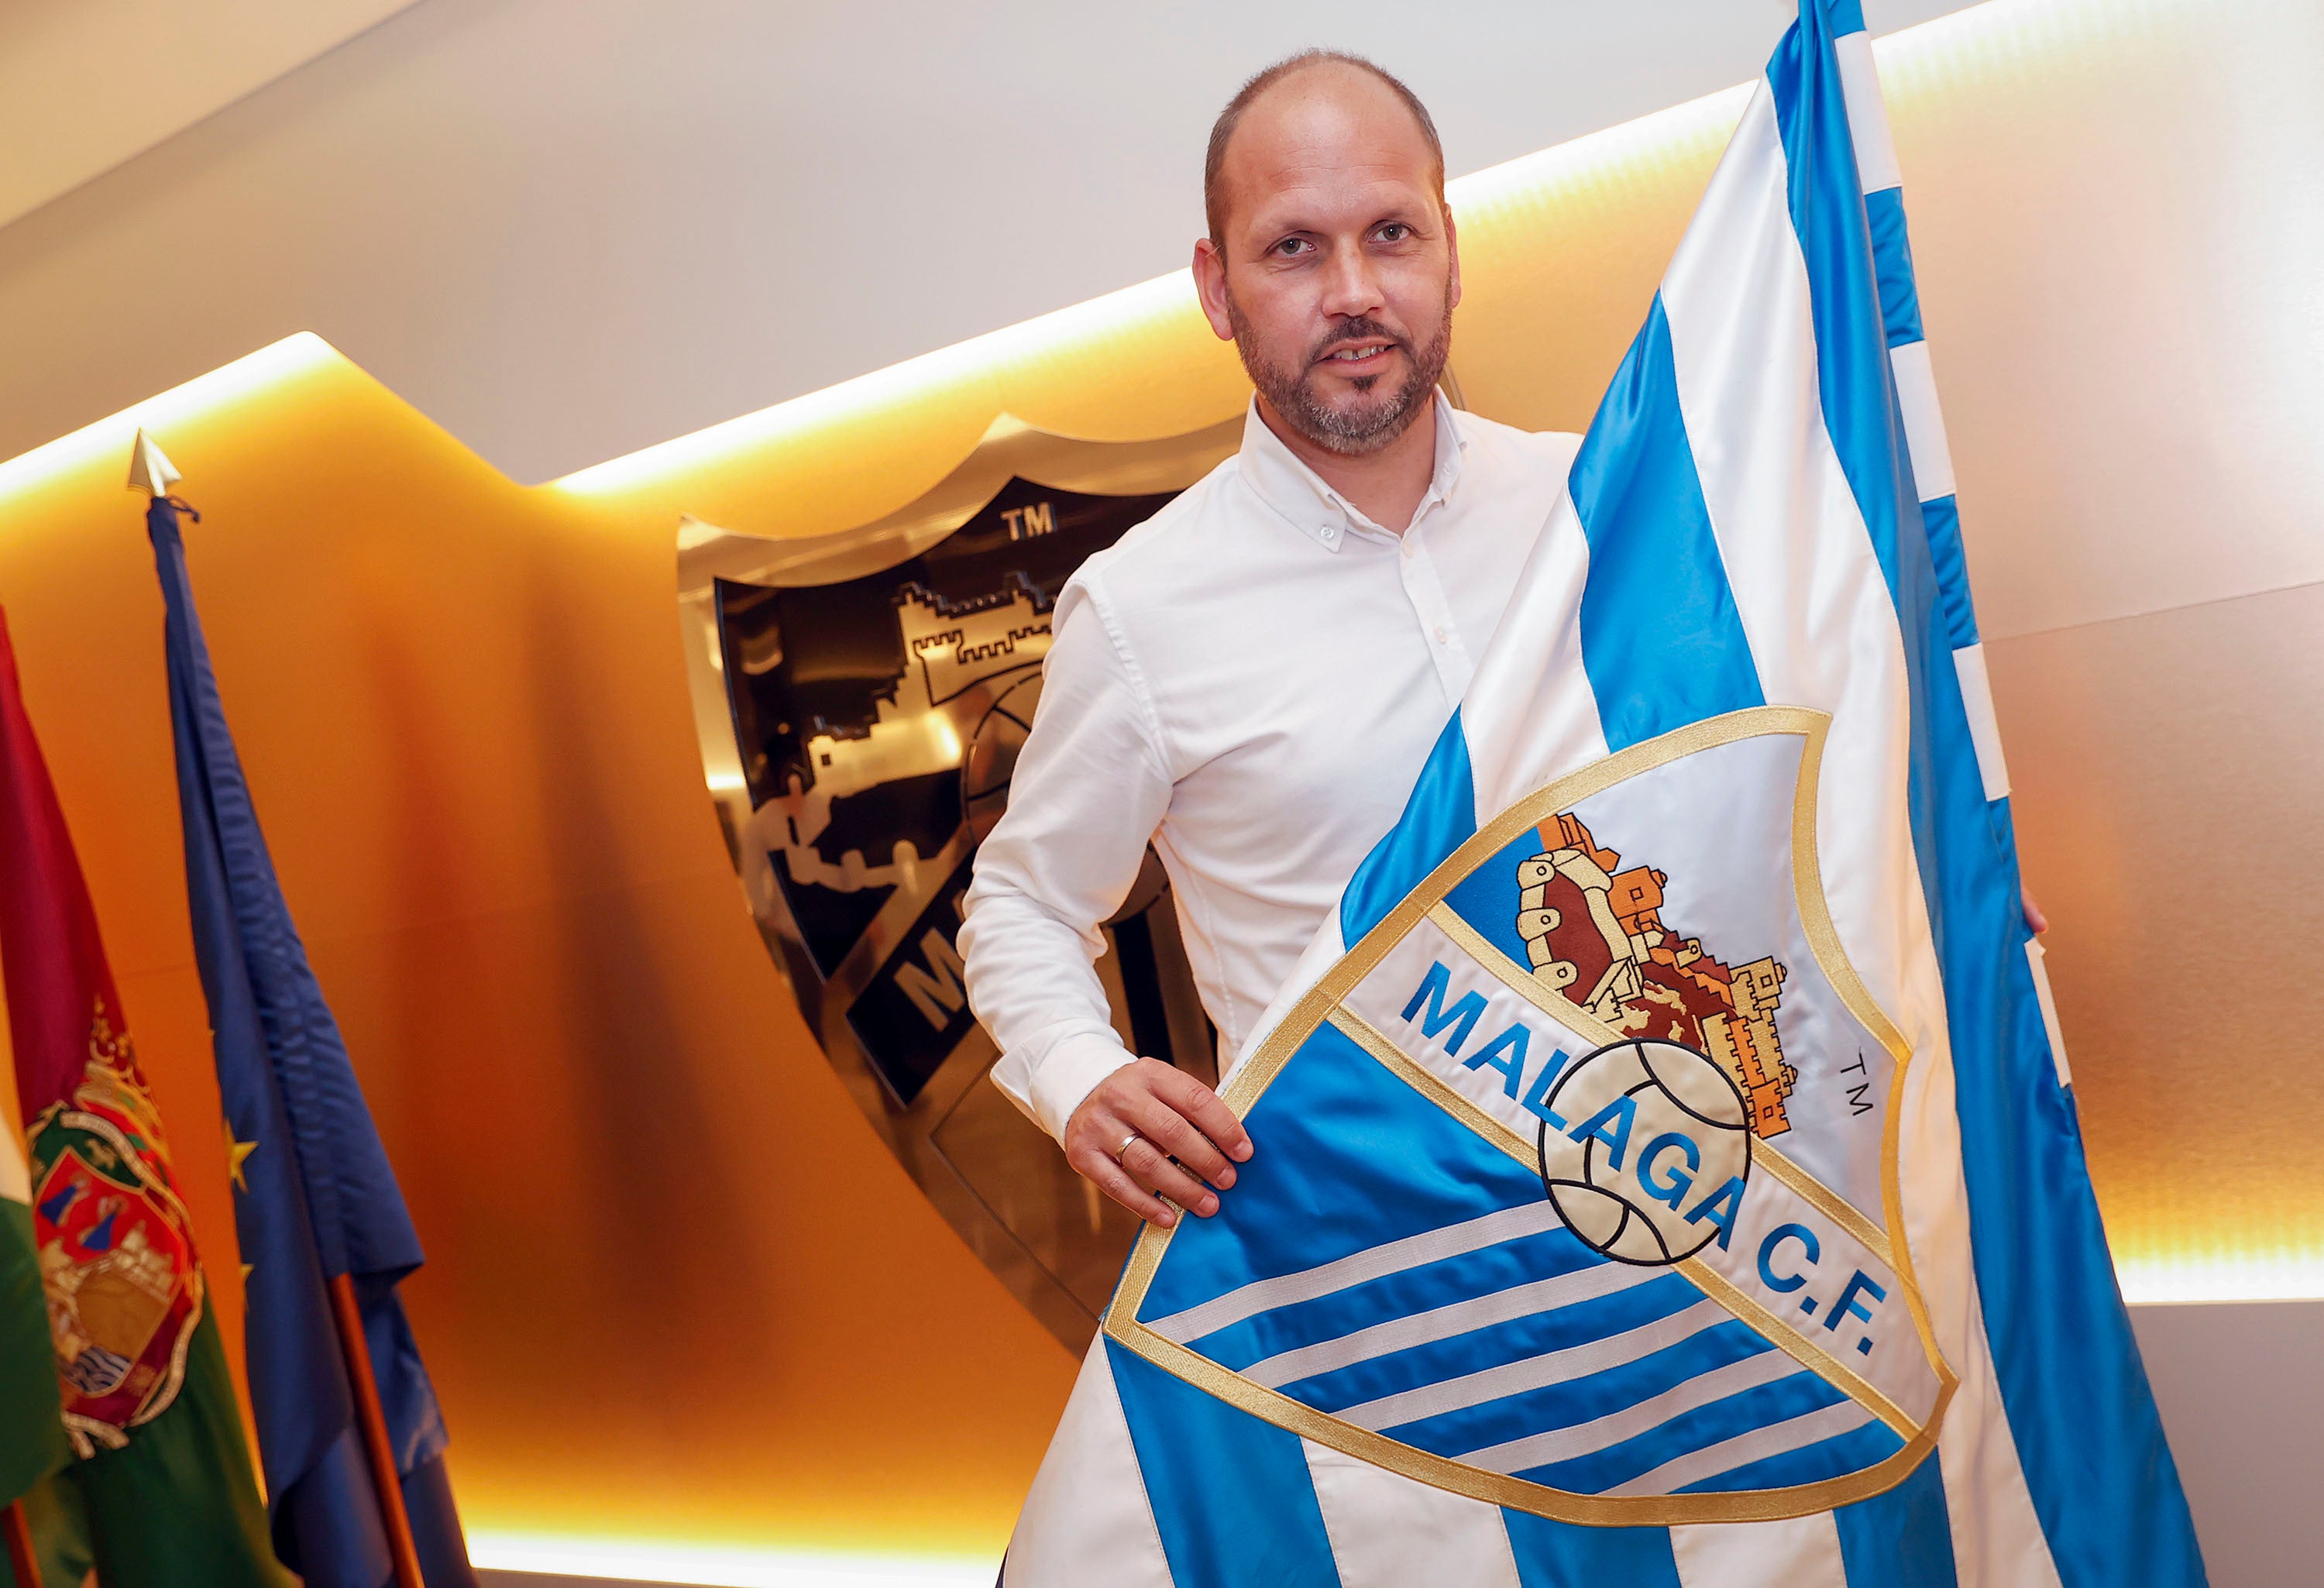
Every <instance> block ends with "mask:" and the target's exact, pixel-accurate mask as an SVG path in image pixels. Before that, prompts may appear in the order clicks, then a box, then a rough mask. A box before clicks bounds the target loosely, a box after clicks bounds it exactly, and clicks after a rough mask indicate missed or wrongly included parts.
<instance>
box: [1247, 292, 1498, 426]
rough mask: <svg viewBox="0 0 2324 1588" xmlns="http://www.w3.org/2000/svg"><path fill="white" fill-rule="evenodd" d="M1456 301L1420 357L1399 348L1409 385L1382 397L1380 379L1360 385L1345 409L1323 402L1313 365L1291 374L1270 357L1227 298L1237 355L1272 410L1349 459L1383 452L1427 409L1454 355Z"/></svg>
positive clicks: (1448, 306)
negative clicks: (1406, 364)
mask: <svg viewBox="0 0 2324 1588" xmlns="http://www.w3.org/2000/svg"><path fill="white" fill-rule="evenodd" d="M1450 296H1451V295H1450V294H1449V293H1448V294H1447V299H1448V301H1447V302H1446V303H1445V306H1444V315H1443V319H1440V320H1438V321H1437V325H1436V335H1435V336H1434V337H1432V338H1431V339H1430V341H1429V344H1428V346H1426V347H1425V348H1423V349H1421V350H1419V351H1418V352H1415V351H1414V349H1413V347H1412V345H1411V344H1410V343H1408V342H1402V341H1399V342H1398V343H1397V346H1399V347H1401V348H1403V349H1404V351H1405V353H1406V356H1407V357H1408V359H1409V361H1410V364H1411V367H1412V373H1411V374H1409V375H1408V376H1406V379H1405V382H1404V383H1403V384H1402V385H1400V386H1398V387H1397V388H1396V389H1395V390H1394V391H1392V392H1388V393H1387V394H1386V395H1384V396H1377V397H1376V396H1374V394H1373V391H1372V388H1373V387H1374V386H1375V385H1377V384H1378V383H1379V377H1378V376H1373V377H1371V378H1370V379H1369V380H1359V381H1356V382H1354V383H1353V384H1354V385H1355V388H1356V392H1357V396H1358V399H1359V400H1358V402H1355V403H1352V404H1349V405H1346V406H1342V407H1334V406H1333V405H1332V404H1331V403H1328V402H1324V401H1323V396H1322V394H1321V392H1320V391H1319V389H1318V384H1319V379H1320V377H1319V376H1318V374H1317V373H1316V371H1315V369H1314V365H1312V364H1311V365H1306V366H1304V367H1302V368H1299V369H1287V368H1286V367H1284V366H1283V365H1279V364H1276V363H1274V362H1273V361H1272V360H1270V359H1268V357H1267V356H1266V355H1265V354H1264V353H1263V352H1262V351H1261V350H1260V348H1259V338H1258V337H1256V336H1255V335H1253V334H1252V329H1251V325H1250V321H1249V320H1247V319H1244V318H1243V314H1242V308H1241V306H1240V304H1238V303H1236V302H1235V300H1234V295H1233V294H1232V293H1229V294H1228V295H1227V320H1228V323H1229V324H1230V325H1231V327H1232V328H1233V330H1234V334H1235V351H1236V352H1237V353H1238V354H1240V355H1241V357H1242V367H1243V370H1244V373H1246V374H1249V375H1250V383H1251V384H1252V385H1254V386H1256V387H1258V388H1259V395H1260V396H1262V397H1264V398H1266V399H1267V404H1268V407H1269V408H1272V409H1273V410H1274V411H1276V413H1277V415H1278V416H1280V417H1281V419H1282V420H1283V421H1284V422H1285V423H1286V424H1287V425H1289V426H1290V427H1291V428H1292V429H1295V430H1296V431H1298V432H1299V434H1300V435H1301V436H1302V437H1304V438H1305V439H1307V440H1309V441H1312V442H1314V444H1315V445H1316V446H1318V447H1321V448H1324V449H1325V450H1326V451H1329V452H1336V453H1339V454H1340V455H1341V456H1342V457H1363V456H1365V455H1366V454H1368V453H1373V452H1378V451H1379V449H1380V448H1383V447H1386V446H1387V445H1388V443H1390V442H1391V441H1394V440H1395V439H1397V437H1398V436H1401V435H1403V434H1404V432H1405V431H1406V429H1409V428H1410V427H1411V424H1412V421H1413V420H1414V419H1415V417H1416V416H1417V415H1418V414H1419V412H1420V411H1421V410H1422V409H1423V408H1424V407H1425V406H1426V404H1427V401H1428V393H1429V392H1431V391H1433V390H1434V388H1435V385H1436V383H1437V381H1438V380H1439V379H1441V378H1442V377H1443V374H1444V361H1445V360H1446V358H1447V357H1449V356H1450V355H1451V354H1452V303H1451V302H1450V301H1449V299H1450ZM1366 399H1369V401H1366Z"/></svg>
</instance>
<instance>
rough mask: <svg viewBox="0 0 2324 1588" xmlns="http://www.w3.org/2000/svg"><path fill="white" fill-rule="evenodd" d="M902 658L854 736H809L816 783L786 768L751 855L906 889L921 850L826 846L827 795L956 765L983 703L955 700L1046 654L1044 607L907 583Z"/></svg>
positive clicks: (799, 871) (1006, 596) (813, 878)
mask: <svg viewBox="0 0 2324 1588" xmlns="http://www.w3.org/2000/svg"><path fill="white" fill-rule="evenodd" d="M896 615H897V619H898V621H899V623H900V624H901V625H902V629H903V639H904V656H905V661H904V665H903V667H902V669H901V670H900V671H899V673H898V674H897V676H896V679H895V683H894V687H893V688H891V689H890V691H889V692H888V693H887V694H886V695H884V696H882V697H881V698H880V700H879V702H878V715H877V716H876V717H875V718H874V719H873V720H872V722H871V725H869V726H868V727H866V728H865V729H864V730H862V732H860V733H845V732H843V733H837V734H833V733H823V734H816V735H815V736H814V737H812V738H810V739H809V740H807V745H806V753H807V764H808V766H809V767H811V768H812V769H813V771H812V778H813V781H812V782H809V781H808V780H807V779H803V778H801V777H800V776H799V775H798V773H796V772H794V773H793V774H791V776H790V778H789V780H788V787H787V788H786V789H784V791H783V792H782V793H780V794H779V795H777V796H776V797H775V798H773V799H770V800H768V801H767V802H766V803H765V804H764V805H761V807H759V808H758V809H757V810H756V811H754V812H752V817H751V824H750V826H751V831H752V836H754V838H756V839H757V840H759V842H758V843H757V844H756V845H752V847H753V848H755V849H756V850H757V851H758V852H761V853H768V854H780V855H781V857H782V863H783V865H784V866H785V867H786V868H787V869H788V872H789V873H790V879H791V881H792V882H798V883H814V884H816V885H818V886H821V887H825V888H829V889H832V890H834V891H838V892H842V893H853V892H857V891H861V890H862V889H865V888H878V887H893V886H897V885H899V884H901V885H905V886H910V885H911V884H912V880H913V873H914V872H917V870H918V866H919V864H920V863H921V862H922V861H924V860H926V859H927V858H928V857H927V856H926V855H923V854H920V853H919V850H918V845H915V844H913V843H912V842H911V840H909V839H908V838H899V839H898V840H897V841H896V843H895V845H894V846H893V848H892V849H891V850H890V853H889V854H887V855H885V856H882V857H880V858H879V859H877V860H872V859H868V858H867V857H866V856H865V855H864V854H863V852H862V850H861V849H849V850H847V851H846V852H845V853H844V854H838V855H830V854H825V853H824V851H823V849H822V847H821V843H820V841H821V840H822V838H823V836H824V835H825V832H826V830H827V829H828V828H829V827H830V826H831V812H832V806H833V804H834V802H835V801H836V800H840V799H846V798H847V797H848V796H850V795H853V794H862V793H864V792H867V791H868V790H871V789H876V788H879V787H881V785H883V784H888V783H893V782H897V781H899V780H903V779H907V778H917V777H925V776H927V775H929V774H931V773H936V772H948V771H958V770H959V768H960V764H961V758H962V755H963V752H964V747H965V743H966V741H967V737H968V735H969V734H971V733H973V731H974V730H975V726H976V722H975V719H976V717H977V716H979V715H980V714H981V711H982V702H977V703H972V704H971V705H964V703H963V697H964V696H967V695H968V694H969V693H970V692H971V691H972V690H973V689H975V688H976V687H977V686H978V685H980V684H984V683H988V682H990V681H991V680H993V679H999V678H1001V677H1002V676H1004V675H1007V674H1011V673H1020V672H1024V671H1027V670H1028V669H1034V668H1037V667H1038V666H1040V663H1041V659H1042V658H1043V657H1044V656H1046V655H1047V654H1048V650H1049V614H1048V613H1047V611H1045V610H1043V609H1041V608H1040V607H1038V606H1037V605H1036V604H1035V595H1034V592H1033V591H1032V590H1031V589H1030V588H1028V586H1024V585H1022V584H1018V583H1014V582H1012V583H1010V585H1009V586H1007V587H1006V588H1005V589H1002V590H999V591H994V592H992V593H991V594H990V595H981V596H978V597H976V598H974V599H973V600H968V601H961V602H946V601H945V600H944V599H943V598H942V597H940V596H938V595H934V594H932V593H931V592H930V591H928V590H927V588H926V587H924V586H919V585H917V584H909V585H906V586H903V587H902V588H901V589H899V590H898V591H897V593H896Z"/></svg>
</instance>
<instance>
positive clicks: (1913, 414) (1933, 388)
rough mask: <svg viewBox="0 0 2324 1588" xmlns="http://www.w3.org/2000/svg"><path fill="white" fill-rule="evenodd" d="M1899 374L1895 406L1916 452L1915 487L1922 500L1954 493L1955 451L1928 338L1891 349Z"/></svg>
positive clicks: (1910, 447)
mask: <svg viewBox="0 0 2324 1588" xmlns="http://www.w3.org/2000/svg"><path fill="white" fill-rule="evenodd" d="M1888 367H1889V368H1890V369H1892V370H1894V371H1895V374H1896V406H1897V407H1898V408H1899V409H1901V410H1903V411H1904V445H1905V448H1906V449H1907V450H1909V451H1910V452H1911V453H1912V455H1913V490H1914V494H1917V495H1918V496H1919V497H1920V499H1921V500H1922V501H1923V502H1934V501H1935V500H1937V498H1939V497H1940V496H1950V495H1951V494H1953V452H1952V448H1951V447H1950V445H1949V444H1948V443H1947V442H1946V440H1945V412H1944V409H1943V408H1942V407H1941V405H1940V404H1939V403H1938V402H1937V372H1936V371H1935V370H1934V369H1933V368H1932V367H1931V365H1930V364H1929V344H1928V342H1927V341H1926V339H1923V340H1921V341H1918V342H1907V343H1905V344H1904V346H1899V347H1891V348H1890V349H1888Z"/></svg>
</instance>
